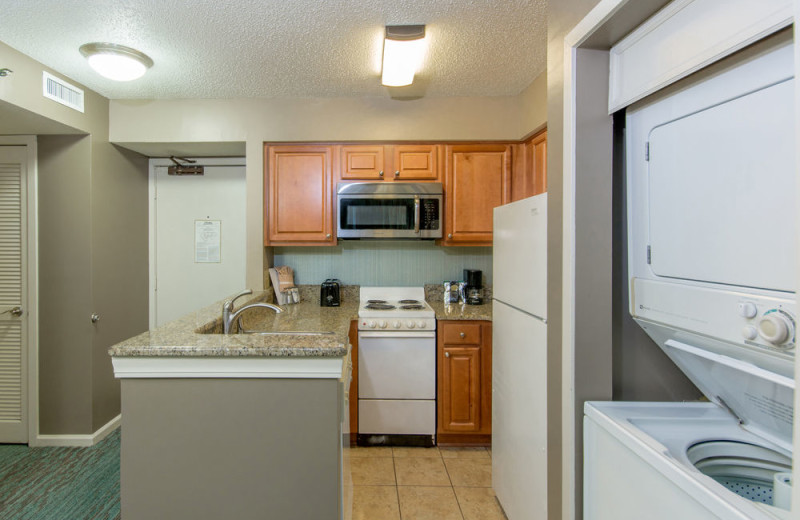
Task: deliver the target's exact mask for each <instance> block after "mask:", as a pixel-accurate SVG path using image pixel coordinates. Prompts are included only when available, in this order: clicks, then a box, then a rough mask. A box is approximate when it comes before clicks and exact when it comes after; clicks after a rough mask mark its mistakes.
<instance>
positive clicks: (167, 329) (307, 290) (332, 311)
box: [108, 286, 492, 358]
mask: <svg viewBox="0 0 800 520" xmlns="http://www.w3.org/2000/svg"><path fill="white" fill-rule="evenodd" d="M358 289H359V287H358V286H343V287H342V304H341V306H339V307H320V306H319V286H301V287H300V298H301V301H300V303H297V304H292V305H283V306H282V308H283V310H284V312H282V313H279V314H278V313H275V312H273V311H271V310H269V309H258V308H256V309H252V310H250V311H247V312H246V313H244V314H243V322H244V323H243V324H244V328H245V329H251V330H264V331H276V332H291V331H308V332H332V333H333V334H330V335H328V334H326V335H319V336H314V335H292V334H287V335H259V334H228V335H225V334H221V332H222V303H223V301H224V300H220V301H219V302H216V303H213V304H211V305H209V306H207V307H204V308H202V309H200V310H198V311H195V312H192V313H189V314H187V315H185V316H182V317H181V318H178V319H176V320H173V321H171V322H169V323H166V324H164V325H162V326H160V327H158V328H156V329H154V330H150V331H148V332H144V333H142V334H139V335H138V336H134V337H132V338H130V339H127V340H125V341H123V342H121V343H117V344H116V345H113V346H112V347H111V348H109V350H108V353H109V354H110V355H111V356H114V357H205V356H209V357H306V358H308V357H343V356H345V355H346V354H347V347H348V345H349V343H350V341H349V338H348V333H349V330H350V321H351V320H354V319H357V318H358ZM426 289H427V287H426ZM438 296H439V297H438V298H437V294H436V291H435V290H434V291H433V292H429V293H427V294H426V299H427V300H428V303H429V304H430V305H431V307H433V310H434V311H435V312H436V319H438V320H491V319H492V305H491V297H489V298H486V299H485V301H486V303H484V304H483V305H464V304H456V305H452V304H448V305H445V304H444V303H443V302H442V299H441V296H440V295H438ZM226 299H227V298H226ZM263 301H272V291H271V290H270V291H259V292H256V293H254V294H253V295H251V296H247V297H244V298H240V299H239V300H237V301H236V309H240V308H241V307H242V306H243V305H246V304H248V303H254V302H263Z"/></svg>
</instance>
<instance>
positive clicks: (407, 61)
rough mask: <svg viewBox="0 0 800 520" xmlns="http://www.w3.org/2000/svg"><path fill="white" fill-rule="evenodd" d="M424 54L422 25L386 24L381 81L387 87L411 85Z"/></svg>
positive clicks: (423, 28)
mask: <svg viewBox="0 0 800 520" xmlns="http://www.w3.org/2000/svg"><path fill="white" fill-rule="evenodd" d="M424 56H425V26H424V25H387V26H386V38H385V39H384V40H383V73H382V75H381V83H382V84H383V85H386V86H387V87H404V86H406V85H411V83H413V81H414V74H416V72H417V70H418V69H419V67H420V65H421V64H422V58H423V57H424Z"/></svg>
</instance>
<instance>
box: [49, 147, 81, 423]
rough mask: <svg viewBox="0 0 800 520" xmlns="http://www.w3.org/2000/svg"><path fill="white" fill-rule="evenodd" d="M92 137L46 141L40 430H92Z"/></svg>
mask: <svg viewBox="0 0 800 520" xmlns="http://www.w3.org/2000/svg"><path fill="white" fill-rule="evenodd" d="M90 149H91V138H90V137H89V136H40V137H39V139H38V155H39V157H38V159H39V164H38V166H39V200H38V203H39V431H40V432H41V433H44V434H54V433H73V434H87V433H91V432H92V429H91V426H92V424H91V423H92V400H91V392H92V360H91V345H92V336H93V332H92V325H91V322H90V321H89V319H88V317H89V315H90V314H91V312H92V310H91V309H92V300H91V292H90V288H91V271H90V270H89V268H88V266H89V265H91V236H90V234H89V233H88V230H89V229H91V217H92V215H91V201H90V183H91V178H90V171H91V169H90V167H89V156H90Z"/></svg>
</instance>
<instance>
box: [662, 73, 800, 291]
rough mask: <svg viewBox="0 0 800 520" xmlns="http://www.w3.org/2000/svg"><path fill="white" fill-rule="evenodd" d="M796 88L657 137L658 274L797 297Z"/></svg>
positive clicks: (672, 126) (701, 116) (740, 100)
mask: <svg viewBox="0 0 800 520" xmlns="http://www.w3.org/2000/svg"><path fill="white" fill-rule="evenodd" d="M793 83H794V80H785V81H782V82H780V83H777V84H774V85H771V86H768V87H765V88H763V89H760V90H757V91H755V92H751V93H749V94H747V95H744V96H741V97H737V98H735V99H731V100H728V101H725V102H723V103H721V104H718V105H715V106H711V107H710V108H707V109H704V110H701V111H699V112H695V113H693V114H689V115H687V116H685V117H682V118H680V119H677V120H674V121H669V122H667V123H664V124H661V125H658V126H656V127H655V128H653V129H652V130H651V132H650V136H649V143H650V144H649V153H650V161H649V194H648V195H649V200H650V215H649V217H650V246H651V267H652V270H653V272H654V273H655V274H656V275H658V276H661V277H668V278H680V279H685V280H694V281H701V282H711V283H719V284H726V285H736V286H743V287H753V288H758V289H770V290H777V291H787V292H788V291H794V287H795V283H796V282H795V272H796V259H797V254H796V248H795V239H794V237H795V225H794V222H795V214H794V212H795V208H796V201H795V193H796V189H795V175H794V172H795V167H794V156H795V153H794V147H795V143H796V140H795V132H794V121H793V119H794V110H793V108H792V107H793V105H794V99H793V92H794V86H793Z"/></svg>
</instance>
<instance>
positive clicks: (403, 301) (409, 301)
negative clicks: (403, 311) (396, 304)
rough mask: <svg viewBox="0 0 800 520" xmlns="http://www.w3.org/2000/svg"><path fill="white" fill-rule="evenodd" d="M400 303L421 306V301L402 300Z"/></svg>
mask: <svg viewBox="0 0 800 520" xmlns="http://www.w3.org/2000/svg"><path fill="white" fill-rule="evenodd" d="M400 303H416V304H419V303H420V301H419V300H400Z"/></svg>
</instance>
